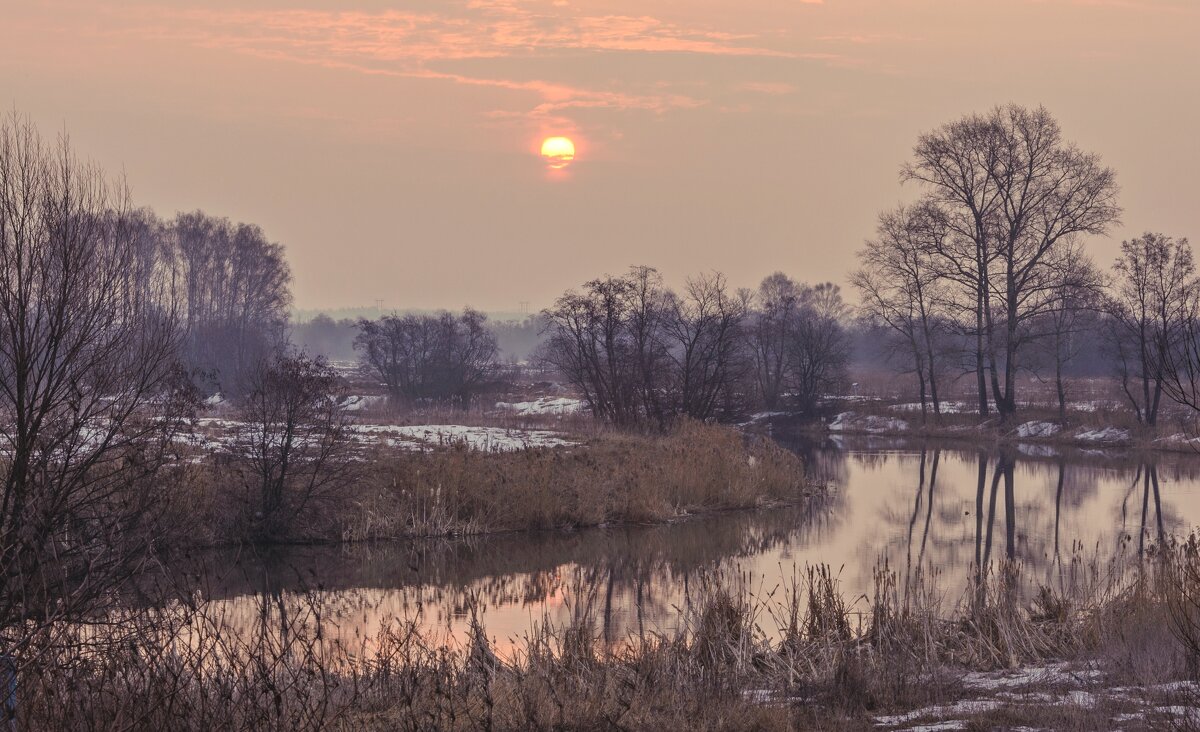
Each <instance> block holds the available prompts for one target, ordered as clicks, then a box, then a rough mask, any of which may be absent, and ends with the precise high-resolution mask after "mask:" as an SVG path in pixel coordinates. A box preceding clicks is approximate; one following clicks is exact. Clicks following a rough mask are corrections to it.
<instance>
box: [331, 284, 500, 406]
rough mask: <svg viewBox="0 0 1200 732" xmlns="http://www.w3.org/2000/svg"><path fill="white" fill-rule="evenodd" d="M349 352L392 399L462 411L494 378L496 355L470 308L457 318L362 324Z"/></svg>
mask: <svg viewBox="0 0 1200 732" xmlns="http://www.w3.org/2000/svg"><path fill="white" fill-rule="evenodd" d="M354 346H355V348H356V349H358V351H359V352H360V353H361V354H362V360H363V362H364V363H365V364H366V365H367V366H368V367H369V368H370V369H371V370H372V371H374V372H375V373H377V374H378V375H379V378H380V379H382V381H383V383H384V385H385V386H386V387H387V389H388V392H389V393H390V394H391V396H392V397H394V398H395V399H397V400H399V401H401V402H403V403H407V404H413V403H416V402H418V401H431V402H435V403H449V404H453V405H457V406H460V407H462V408H464V409H465V408H467V407H469V406H470V404H471V399H472V398H473V397H474V396H475V395H477V394H478V393H479V391H480V389H481V388H482V387H483V386H484V385H485V384H486V382H487V381H488V379H490V378H491V377H493V376H494V375H495V371H496V357H497V354H498V350H497V347H496V336H495V334H493V333H492V332H491V331H490V330H489V329H488V327H487V316H485V315H484V314H483V313H481V312H479V311H477V310H471V309H470V308H468V309H466V310H464V311H463V313H462V315H461V316H457V317H456V316H454V315H452V314H450V313H442V314H441V315H438V316H427V315H407V316H404V317H398V316H394V315H393V316H384V317H382V318H380V319H379V320H375V321H371V320H362V321H360V322H359V334H358V336H357V337H356V338H355V341H354Z"/></svg>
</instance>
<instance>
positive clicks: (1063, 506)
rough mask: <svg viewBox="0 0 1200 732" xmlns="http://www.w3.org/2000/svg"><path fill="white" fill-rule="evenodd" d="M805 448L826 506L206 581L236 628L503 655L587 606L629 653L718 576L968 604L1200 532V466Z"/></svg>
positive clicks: (413, 547) (247, 561)
mask: <svg viewBox="0 0 1200 732" xmlns="http://www.w3.org/2000/svg"><path fill="white" fill-rule="evenodd" d="M789 446H790V447H792V448H793V449H795V450H797V451H799V452H800V453H801V454H802V456H803V457H804V458H805V460H806V463H807V465H808V470H809V473H810V475H812V476H813V477H814V478H815V479H817V480H820V481H822V482H827V483H828V484H829V485H830V488H831V491H830V495H829V497H828V498H827V499H824V500H822V501H819V502H815V503H813V504H812V505H808V506H805V507H797V508H792V509H787V510H772V511H760V512H738V513H728V514H721V515H717V516H709V517H705V518H700V519H693V520H688V521H683V522H680V523H677V524H674V525H669V526H657V527H621V528H609V529H597V530H590V531H581V532H576V533H572V534H553V533H548V534H538V535H533V536H529V535H509V536H500V537H489V538H478V539H474V540H464V541H455V542H445V541H438V542H406V543H397V544H389V545H375V546H357V547H352V548H350V549H332V548H320V547H302V548H290V549H286V550H275V551H271V552H267V553H265V554H250V553H242V554H240V555H237V554H235V555H231V554H228V553H219V554H213V555H208V556H206V557H203V558H202V559H201V563H202V564H203V565H204V568H203V569H201V570H198V571H199V573H200V574H202V575H204V576H205V577H206V590H205V591H206V594H208V595H209V596H210V597H213V598H215V599H216V600H217V601H218V603H219V604H220V606H221V607H222V608H223V609H224V611H225V612H227V613H228V615H229V617H230V618H232V619H234V621H235V622H251V621H252V619H253V618H258V619H259V620H260V621H261V616H262V613H263V608H269V607H271V606H272V605H275V606H279V607H281V605H280V603H283V602H285V601H286V598H287V597H288V596H289V594H291V593H297V592H304V591H315V592H317V593H319V594H320V595H321V596H322V597H323V598H326V599H328V600H329V601H330V602H331V603H332V604H333V605H335V606H337V608H338V612H337V615H338V624H337V626H338V628H339V629H340V632H343V633H354V634H357V635H361V636H370V635H372V633H373V632H374V630H375V629H377V628H378V626H379V625H380V623H381V622H383V621H384V620H385V619H387V618H411V617H414V616H417V615H418V614H419V616H420V617H421V619H422V622H423V623H425V624H426V625H427V626H428V627H429V628H431V629H439V630H444V631H446V632H447V633H448V637H456V636H461V634H462V633H463V632H464V630H465V626H466V623H467V610H468V607H470V606H472V605H476V606H478V608H479V610H480V612H481V614H482V615H483V619H484V622H485V624H486V627H487V629H488V633H489V635H490V636H492V637H493V638H494V639H496V640H498V641H499V643H500V646H501V647H502V648H503V647H504V646H505V645H506V644H507V643H511V642H514V641H516V640H518V639H520V638H521V637H522V636H523V635H524V634H525V633H527V632H528V630H529V629H530V627H531V625H532V623H534V622H536V621H539V620H541V619H542V618H548V619H550V620H551V621H552V622H560V623H561V622H566V621H568V620H569V619H570V618H571V617H572V616H573V615H576V614H579V613H582V612H585V611H587V612H590V613H591V616H592V617H595V618H596V619H597V620H598V622H599V623H600V627H599V628H598V631H599V632H600V633H602V635H603V637H604V638H605V639H606V640H608V641H609V642H619V641H621V640H622V639H624V638H626V637H628V636H629V635H640V634H645V633H648V632H668V631H670V630H672V629H673V628H674V627H675V621H676V619H677V618H678V616H679V609H680V608H681V607H684V606H685V605H686V603H687V602H688V599H689V597H690V595H691V592H692V590H693V587H694V585H695V583H696V582H698V581H700V580H701V579H702V578H704V577H706V576H709V575H712V574H714V573H725V574H726V575H728V576H731V577H732V576H736V577H738V578H740V580H741V581H744V582H747V583H750V584H751V585H752V586H753V588H755V589H757V590H759V591H760V592H762V593H764V594H765V593H766V592H769V591H770V590H771V589H772V588H774V587H777V586H778V585H779V584H781V583H782V582H784V581H786V580H787V579H790V578H792V577H794V576H795V575H796V573H797V572H799V571H802V570H803V568H804V566H805V565H809V564H817V563H825V564H829V565H830V566H831V567H832V568H833V571H834V573H835V575H837V576H838V577H839V579H840V582H841V585H842V588H843V590H844V591H845V592H846V594H847V595H848V596H849V597H850V598H855V597H863V596H869V594H870V592H871V589H872V581H873V569H874V568H875V566H876V564H877V563H878V562H881V561H883V560H885V559H886V561H888V562H889V564H890V565H891V566H892V567H893V568H894V569H896V570H897V572H898V579H899V580H900V583H901V587H902V588H903V590H904V591H908V589H909V588H911V587H912V586H913V585H914V584H915V583H916V582H917V581H918V580H919V579H920V578H922V577H929V576H931V575H936V576H937V578H938V582H939V586H940V587H941V589H942V591H943V593H944V595H945V598H946V599H947V600H948V601H950V602H951V603H953V602H954V601H956V600H957V599H958V598H959V597H960V596H961V593H962V592H963V591H964V590H965V588H966V587H967V586H968V585H969V583H970V580H971V579H973V578H975V579H977V578H978V576H979V573H980V572H981V571H982V570H981V567H986V566H988V564H989V563H990V562H994V561H995V560H998V559H1008V560H1015V561H1017V562H1020V563H1021V565H1022V566H1023V567H1024V568H1025V574H1026V576H1027V577H1030V578H1033V579H1034V580H1035V581H1037V582H1041V583H1045V584H1058V585H1061V584H1062V583H1064V582H1066V581H1069V580H1068V576H1069V575H1070V572H1071V568H1072V562H1073V560H1075V559H1077V558H1078V557H1079V556H1080V554H1081V553H1089V554H1090V555H1092V556H1093V557H1094V558H1095V559H1096V561H1098V562H1109V561H1113V560H1115V559H1117V558H1121V557H1132V558H1133V559H1134V560H1136V558H1137V557H1140V556H1141V555H1143V554H1144V553H1145V552H1146V551H1147V549H1148V548H1149V547H1150V546H1151V545H1152V544H1153V543H1154V542H1156V541H1158V540H1161V539H1162V538H1163V537H1165V536H1168V535H1172V534H1181V533H1186V531H1188V530H1189V529H1190V528H1191V526H1192V525H1193V524H1195V523H1196V521H1197V519H1200V459H1198V458H1196V457H1194V456H1149V455H1141V456H1138V455H1111V454H1105V453H1096V452H1091V453H1088V452H1072V453H1061V454H1058V453H1053V452H1050V451H1047V450H1044V449H1042V450H1038V451H1037V453H1038V454H1034V455H1031V454H1029V451H1025V452H1023V451H1021V450H1019V449H1016V448H1011V447H1004V448H997V449H981V448H978V447H970V446H955V445H952V444H946V443H932V442H931V443H903V442H895V441H882V440H864V441H860V442H851V441H840V442H839V443H824V444H813V443H809V442H804V441H796V442H794V443H792V444H790V445H789ZM255 598H257V600H256V599H255ZM256 613H257V614H256ZM238 618H241V619H242V620H241V621H238V620H237V619H238Z"/></svg>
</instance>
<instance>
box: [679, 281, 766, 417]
mask: <svg viewBox="0 0 1200 732" xmlns="http://www.w3.org/2000/svg"><path fill="white" fill-rule="evenodd" d="M671 301H672V306H673V307H671V310H670V317H669V319H668V321H667V325H666V333H667V336H668V339H669V343H670V347H669V348H668V349H667V352H668V353H669V354H670V358H671V360H672V362H673V373H674V376H675V379H674V381H675V385H674V393H675V397H676V399H677V400H678V407H677V411H678V412H679V413H681V414H685V415H687V416H689V417H691V418H693V419H700V420H707V419H710V418H712V417H714V416H716V414H717V412H718V410H719V409H720V408H721V407H722V406H723V405H728V404H729V403H730V401H731V400H730V399H729V398H728V397H729V394H730V391H731V390H732V389H733V388H734V387H735V385H736V384H737V383H738V382H739V381H740V380H741V377H742V375H743V373H744V371H745V368H744V361H743V358H742V355H743V354H742V352H741V345H742V332H741V328H742V321H743V319H744V318H745V315H746V303H745V302H744V301H743V300H742V299H741V298H739V297H738V296H737V295H736V294H734V293H731V292H729V290H728V288H727V287H726V284H725V277H724V275H722V274H720V273H713V274H711V275H702V276H700V277H694V278H691V279H689V280H688V282H687V286H686V288H685V290H684V294H683V296H682V297H679V296H676V297H672V298H671Z"/></svg>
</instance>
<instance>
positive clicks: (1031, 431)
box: [1017, 422, 1062, 439]
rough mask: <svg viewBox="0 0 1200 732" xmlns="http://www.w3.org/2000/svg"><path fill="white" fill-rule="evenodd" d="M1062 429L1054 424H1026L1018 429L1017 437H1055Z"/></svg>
mask: <svg viewBox="0 0 1200 732" xmlns="http://www.w3.org/2000/svg"><path fill="white" fill-rule="evenodd" d="M1061 429H1062V428H1061V427H1059V426H1058V425H1056V424H1054V423H1053V422H1026V423H1025V424H1022V425H1019V426H1018V427H1017V437H1020V438H1022V439H1026V438H1030V437H1053V436H1054V435H1057V434H1058V432H1059V430H1061Z"/></svg>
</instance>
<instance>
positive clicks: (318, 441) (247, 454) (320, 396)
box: [230, 354, 352, 541]
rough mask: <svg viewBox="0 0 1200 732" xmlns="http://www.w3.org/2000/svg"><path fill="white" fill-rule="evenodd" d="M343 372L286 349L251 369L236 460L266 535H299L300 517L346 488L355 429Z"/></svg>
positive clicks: (261, 534) (254, 524) (254, 519)
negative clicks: (345, 405) (341, 387)
mask: <svg viewBox="0 0 1200 732" xmlns="http://www.w3.org/2000/svg"><path fill="white" fill-rule="evenodd" d="M337 383H338V381H337V373H336V372H335V371H334V370H333V369H331V368H329V366H327V365H326V364H325V362H324V360H323V359H321V358H316V359H313V358H309V357H307V356H305V355H304V354H300V355H296V356H287V355H280V356H277V357H275V358H273V359H271V360H270V361H266V362H263V363H262V364H261V365H260V366H259V368H258V369H256V370H255V372H254V373H253V374H252V375H251V376H250V378H249V380H248V383H247V386H246V391H245V393H244V395H243V396H242V398H241V399H240V400H239V404H238V407H239V410H238V411H239V418H240V424H241V425H242V426H241V429H240V430H239V431H238V433H237V435H236V438H235V441H234V445H233V451H232V454H231V457H230V459H231V461H232V462H233V464H234V465H235V467H236V468H237V470H238V473H239V475H240V480H241V484H242V486H241V487H242V488H243V490H244V493H243V495H244V497H245V500H246V505H247V507H248V508H249V509H250V511H251V514H252V515H251V518H250V521H249V526H248V529H249V533H250V535H251V536H252V537H254V538H255V539H258V540H266V541H270V540H279V539H286V538H292V535H293V531H294V530H295V527H296V525H297V522H298V521H300V520H301V519H305V518H307V519H310V520H311V519H312V511H313V509H317V508H320V507H321V506H322V505H323V504H326V503H328V502H329V500H330V499H331V498H332V497H333V494H334V490H335V489H337V488H344V487H345V483H346V481H347V479H348V477H349V473H350V468H351V466H352V462H351V460H350V458H351V453H350V446H351V440H350V437H351V435H350V432H349V430H348V424H347V420H346V416H345V414H344V413H343V411H342V409H341V407H340V406H339V403H340V401H341V399H340V396H341V395H340V393H339V391H338V388H337Z"/></svg>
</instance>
